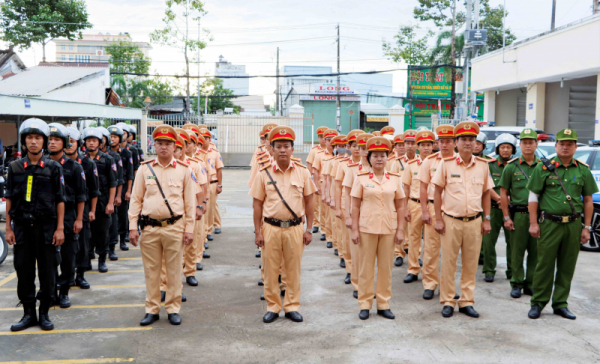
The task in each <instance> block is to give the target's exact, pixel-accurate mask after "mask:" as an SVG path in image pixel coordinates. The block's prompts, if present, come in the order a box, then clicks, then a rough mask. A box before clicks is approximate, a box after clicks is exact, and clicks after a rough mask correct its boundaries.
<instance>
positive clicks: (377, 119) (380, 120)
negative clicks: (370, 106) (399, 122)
mask: <svg viewBox="0 0 600 364" xmlns="http://www.w3.org/2000/svg"><path fill="white" fill-rule="evenodd" d="M389 121H390V118H389V117H388V116H367V122H371V123H387V122H389Z"/></svg>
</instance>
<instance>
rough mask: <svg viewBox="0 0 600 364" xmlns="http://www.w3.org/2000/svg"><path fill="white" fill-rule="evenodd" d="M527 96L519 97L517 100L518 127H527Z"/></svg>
mask: <svg viewBox="0 0 600 364" xmlns="http://www.w3.org/2000/svg"><path fill="white" fill-rule="evenodd" d="M526 105H527V96H519V97H518V98H517V126H523V127H524V126H525V123H526V119H525V114H526V113H527V108H526Z"/></svg>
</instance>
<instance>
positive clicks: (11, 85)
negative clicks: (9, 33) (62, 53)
mask: <svg viewBox="0 0 600 364" xmlns="http://www.w3.org/2000/svg"><path fill="white" fill-rule="evenodd" d="M105 72H108V70H107V69H102V68H98V67H49V66H38V67H33V68H29V69H28V70H25V71H23V72H21V73H18V74H16V75H14V76H12V77H9V78H7V79H5V80H2V81H0V95H13V96H42V95H44V94H47V93H48V92H51V91H54V90H56V89H59V88H61V87H63V86H66V85H68V84H70V83H73V82H76V81H79V80H81V79H83V78H85V77H89V76H92V75H103V74H104V73H105Z"/></svg>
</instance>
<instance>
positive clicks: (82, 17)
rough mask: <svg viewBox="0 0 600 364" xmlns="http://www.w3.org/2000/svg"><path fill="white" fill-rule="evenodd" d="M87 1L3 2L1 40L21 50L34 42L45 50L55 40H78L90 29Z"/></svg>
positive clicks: (20, 0) (0, 16) (11, 0)
mask: <svg viewBox="0 0 600 364" xmlns="http://www.w3.org/2000/svg"><path fill="white" fill-rule="evenodd" d="M91 26H92V24H90V23H89V22H88V13H87V9H86V5H85V1H84V0H3V1H2V2H1V3H0V30H1V33H2V40H4V41H5V42H8V44H10V45H12V46H14V47H17V48H19V49H27V48H30V47H31V45H32V44H33V43H39V44H41V45H42V46H43V47H44V51H45V46H46V44H47V43H48V42H49V41H50V40H52V39H53V38H60V37H62V38H67V39H69V40H73V39H75V37H78V38H79V39H81V37H82V35H81V30H83V29H86V28H90V27H91Z"/></svg>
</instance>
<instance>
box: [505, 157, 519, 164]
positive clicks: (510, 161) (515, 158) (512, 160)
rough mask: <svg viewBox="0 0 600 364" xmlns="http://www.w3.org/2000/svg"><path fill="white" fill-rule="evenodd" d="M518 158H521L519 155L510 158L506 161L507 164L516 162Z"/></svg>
mask: <svg viewBox="0 0 600 364" xmlns="http://www.w3.org/2000/svg"><path fill="white" fill-rule="evenodd" d="M516 160H519V157H514V158H513V159H511V160H509V161H508V162H506V164H508V163H512V162H514V161H516Z"/></svg>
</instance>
